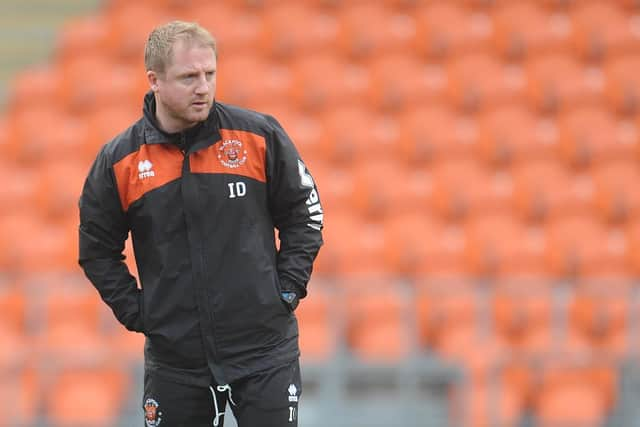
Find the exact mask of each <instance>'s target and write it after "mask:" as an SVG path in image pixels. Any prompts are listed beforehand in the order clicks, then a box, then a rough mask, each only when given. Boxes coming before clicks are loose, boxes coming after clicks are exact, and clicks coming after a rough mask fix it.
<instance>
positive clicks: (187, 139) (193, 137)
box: [142, 91, 220, 152]
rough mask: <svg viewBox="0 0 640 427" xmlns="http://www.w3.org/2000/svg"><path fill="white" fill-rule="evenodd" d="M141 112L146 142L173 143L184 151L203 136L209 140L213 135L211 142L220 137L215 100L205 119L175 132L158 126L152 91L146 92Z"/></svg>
mask: <svg viewBox="0 0 640 427" xmlns="http://www.w3.org/2000/svg"><path fill="white" fill-rule="evenodd" d="M142 112H143V116H144V141H145V143H146V144H175V145H177V146H178V147H179V148H180V149H182V150H183V151H185V152H186V151H188V150H189V149H190V148H191V147H193V146H194V145H196V143H198V142H200V141H202V140H203V139H205V138H206V139H209V140H211V138H212V137H214V138H213V141H211V142H212V143H213V142H215V141H217V140H218V139H220V137H219V135H220V132H219V130H218V120H217V115H216V104H215V102H214V104H213V106H212V107H211V111H210V112H209V117H208V118H207V119H206V120H205V121H203V122H200V123H198V124H197V125H195V126H193V127H191V128H188V129H185V130H183V131H180V132H175V133H168V132H165V131H164V130H162V128H161V127H160V124H159V123H158V120H157V119H156V99H155V96H154V95H153V92H152V91H149V92H147V94H146V95H145V96H144V105H143V108H142ZM214 135H215V136H214Z"/></svg>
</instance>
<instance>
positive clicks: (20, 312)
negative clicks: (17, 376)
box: [0, 269, 31, 425]
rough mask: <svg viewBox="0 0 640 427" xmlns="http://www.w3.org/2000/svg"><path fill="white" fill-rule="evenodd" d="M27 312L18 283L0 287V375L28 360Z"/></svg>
mask: <svg viewBox="0 0 640 427" xmlns="http://www.w3.org/2000/svg"><path fill="white" fill-rule="evenodd" d="M3 270H4V269H3ZM29 310H30V306H29V305H28V298H27V295H26V293H25V291H24V290H23V289H22V288H21V287H20V285H19V284H18V283H11V284H9V285H7V286H2V287H0V375H2V374H4V373H7V372H14V371H15V370H16V369H21V368H22V367H23V365H24V364H25V362H26V361H28V360H29V355H28V351H29V346H30V344H31V343H30V340H29V339H28V337H27V334H28V333H29V332H30V331H29V328H28V320H29V314H30V313H29ZM0 425H1V424H0Z"/></svg>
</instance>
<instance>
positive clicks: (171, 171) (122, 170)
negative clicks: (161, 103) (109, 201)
mask: <svg viewBox="0 0 640 427" xmlns="http://www.w3.org/2000/svg"><path fill="white" fill-rule="evenodd" d="M183 159H184V156H183V155H182V152H181V151H180V150H179V149H178V147H176V146H173V145H170V144H148V145H147V144H145V145H142V146H141V147H140V150H138V151H135V152H133V153H131V154H129V155H128V156H125V157H123V158H122V159H121V160H120V161H118V162H117V163H115V164H114V165H113V171H114V173H115V176H116V182H117V184H118V193H119V194H120V203H122V209H124V210H125V211H126V210H127V209H129V206H131V204H132V203H133V202H135V201H136V200H138V199H139V198H140V197H142V196H143V195H144V194H145V193H147V192H148V191H151V190H154V189H156V188H158V187H161V186H163V185H165V184H166V183H168V182H171V181H173V180H175V179H178V178H180V176H181V175H182V161H183Z"/></svg>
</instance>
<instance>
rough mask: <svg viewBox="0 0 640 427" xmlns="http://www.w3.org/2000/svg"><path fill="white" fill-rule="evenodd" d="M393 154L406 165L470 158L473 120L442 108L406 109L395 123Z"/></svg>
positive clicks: (472, 145)
mask: <svg viewBox="0 0 640 427" xmlns="http://www.w3.org/2000/svg"><path fill="white" fill-rule="evenodd" d="M399 122H400V137H399V139H398V147H397V151H398V152H399V154H401V155H402V158H403V159H404V160H405V161H406V163H407V164H408V165H425V164H427V163H430V162H433V161H438V160H440V159H452V158H453V159H460V158H469V157H472V156H473V147H474V143H475V128H474V122H473V120H471V119H469V118H467V117H466V116H463V115H460V114H457V113H456V112H454V111H452V110H451V109H449V108H445V107H442V106H436V105H433V106H423V107H418V108H414V109H410V110H409V111H406V112H405V113H403V114H402V115H401V117H400V119H399Z"/></svg>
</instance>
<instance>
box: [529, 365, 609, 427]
mask: <svg viewBox="0 0 640 427" xmlns="http://www.w3.org/2000/svg"><path fill="white" fill-rule="evenodd" d="M615 382H616V373H615V370H614V368H613V367H611V366H608V365H606V364H604V365H601V364H596V363H587V364H585V365H583V366H578V365H572V364H570V363H568V362H563V361H556V362H549V363H547V364H545V366H544V367H543V370H542V375H541V380H540V386H539V389H538V392H537V393H536V401H535V406H534V411H535V413H536V415H537V417H538V420H539V422H540V425H541V426H544V427H552V426H558V425H579V426H584V427H596V426H599V425H602V422H603V421H604V418H605V416H606V414H607V411H608V410H609V409H610V408H611V405H612V404H613V402H614V401H615V387H616V385H615Z"/></svg>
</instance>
